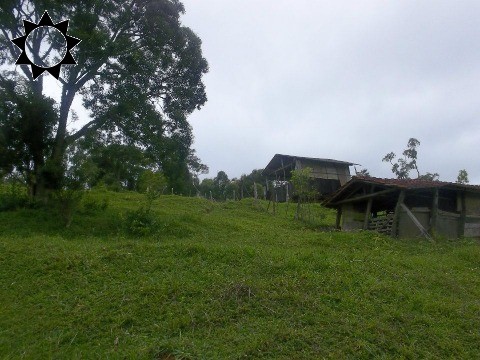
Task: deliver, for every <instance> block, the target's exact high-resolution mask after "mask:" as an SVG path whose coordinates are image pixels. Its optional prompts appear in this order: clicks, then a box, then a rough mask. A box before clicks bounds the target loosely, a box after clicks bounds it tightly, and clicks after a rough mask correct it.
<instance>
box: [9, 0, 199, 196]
mask: <svg viewBox="0 0 480 360" xmlns="http://www.w3.org/2000/svg"><path fill="white" fill-rule="evenodd" d="M45 9H48V11H49V14H50V15H51V16H52V18H53V20H54V22H56V21H61V20H64V19H69V20H70V22H69V29H68V31H69V34H71V35H72V36H75V37H78V38H79V39H81V40H82V42H80V43H79V44H78V45H77V46H76V47H75V48H74V49H73V50H72V51H73V55H74V58H75V59H76V61H77V64H76V65H75V66H62V68H61V70H62V71H61V74H60V78H61V81H60V82H58V84H59V87H60V92H61V94H62V96H61V100H60V102H59V103H54V102H53V100H51V99H48V98H45V97H44V96H43V92H44V88H43V84H44V82H43V80H42V78H40V79H39V80H38V81H33V80H32V78H31V74H30V70H29V67H28V66H19V67H18V69H17V70H18V71H17V72H8V71H1V74H0V79H1V80H2V81H1V82H0V97H1V100H2V101H0V107H1V106H3V108H2V109H0V110H2V111H0V128H2V132H3V133H2V134H1V135H0V145H4V143H6V146H0V163H1V164H0V167H3V168H5V169H6V170H7V171H9V172H12V171H17V172H22V173H25V174H26V175H27V176H30V175H31V173H32V174H34V176H35V181H33V180H29V179H26V181H27V182H28V181H29V184H32V185H31V186H32V188H33V187H34V186H35V184H38V192H43V193H45V192H48V191H47V190H49V189H59V188H62V187H63V186H64V185H65V184H64V183H63V182H62V180H63V177H64V175H65V171H66V169H65V167H67V165H70V164H71V163H70V162H68V161H67V156H66V151H67V148H69V147H70V148H71V147H75V145H77V144H78V142H79V140H81V139H85V138H87V137H89V136H90V137H95V136H97V135H101V136H103V137H105V138H107V139H108V140H109V141H107V142H105V143H104V144H102V146H103V147H105V149H104V150H105V151H104V152H103V153H102V154H103V155H104V156H103V157H102V160H104V161H106V160H109V161H111V163H110V164H108V165H109V166H107V170H108V174H104V175H105V176H104V178H105V179H104V180H105V182H106V181H111V182H112V184H111V185H112V186H116V187H118V186H119V185H121V186H123V187H127V188H129V189H130V188H134V186H133V185H132V184H131V180H132V179H131V178H129V176H130V175H131V176H133V180H135V179H136V178H135V176H136V174H135V172H134V171H133V170H132V169H131V167H130V165H131V163H129V162H125V161H122V160H125V158H124V157H123V158H121V157H120V156H119V157H118V158H116V157H111V156H108V154H107V153H108V152H109V151H113V152H118V153H122V152H124V151H126V152H127V153H128V156H130V155H132V153H133V150H132V149H136V150H137V152H139V151H140V152H142V153H145V156H146V157H147V158H148V159H150V160H152V161H153V162H154V163H155V164H156V166H157V167H160V168H161V171H162V172H163V173H164V174H165V176H166V177H167V179H168V181H169V185H170V186H171V187H174V188H175V190H176V191H177V192H178V193H181V192H185V190H187V188H188V186H190V184H191V183H192V181H191V180H192V177H194V175H192V173H191V172H195V173H198V172H202V171H205V170H206V166H204V165H203V164H201V163H200V162H199V159H198V158H197V157H196V156H195V152H194V151H193V149H191V146H192V142H193V135H192V129H191V126H190V124H189V123H188V121H187V117H188V116H189V115H190V114H191V113H192V112H193V111H194V110H195V109H199V108H200V107H201V106H202V105H203V104H204V103H205V102H206V100H207V98H206V94H205V86H204V84H203V82H202V76H203V74H205V73H206V72H207V71H208V64H207V61H206V60H205V59H204V58H203V55H202V51H201V40H200V39H199V38H198V37H197V36H196V35H195V34H194V33H193V31H192V30H190V29H189V28H188V27H186V26H183V25H182V23H181V15H182V14H183V13H184V7H183V5H182V3H181V2H180V1H177V0H155V1H136V2H135V3H130V4H128V5H125V2H124V1H119V0H104V1H96V0H95V1H86V2H82V4H81V5H79V4H78V1H71V0H66V1H61V2H59V1H48V2H44V1H40V0H26V1H23V0H11V1H10V0H9V1H6V2H4V3H2V7H1V10H0V30H1V34H2V36H0V65H3V64H4V63H5V61H6V60H7V59H16V58H18V56H19V55H20V51H19V49H17V48H16V47H15V46H13V45H12V44H11V42H10V39H13V38H16V37H18V36H19V34H23V32H24V29H23V22H22V20H24V19H26V20H28V21H31V22H34V23H38V22H39V20H40V18H41V16H42V15H43V13H44V11H45ZM32 41H33V48H42V49H43V50H44V51H45V52H46V53H48V52H49V50H50V49H52V48H54V46H55V43H53V42H51V41H50V39H49V38H48V37H40V36H37V37H34V38H33V40H32ZM37 57H38V56H37ZM36 60H37V61H40V62H42V61H43V60H42V59H40V58H39V57H38V58H37V59H36ZM19 77H20V78H21V81H19V80H18V78H19ZM12 84H22V86H23V87H24V88H25V89H23V88H22V89H20V88H19V86H14V87H12ZM77 95H79V96H81V98H82V100H83V105H84V106H85V108H86V109H87V110H88V111H89V112H90V114H91V118H90V119H88V120H89V121H88V122H86V123H85V124H84V125H83V126H81V127H79V128H78V129H76V130H73V131H70V130H72V129H68V131H67V124H68V122H69V121H70V118H73V119H74V120H75V117H76V116H74V115H75V114H74V113H73V112H72V111H71V105H72V102H73V100H74V98H75V96H77ZM37 105H38V106H37ZM57 109H58V111H57ZM37 118H38V120H35V119H37ZM31 120H32V121H31ZM33 120H35V121H33ZM6 123H8V124H9V126H3V125H4V124H6ZM10 125H13V127H11V126H10ZM25 128H27V129H25ZM5 129H7V130H5ZM5 133H6V135H5ZM53 139H55V141H52V140H53ZM113 144H114V145H113ZM23 145H26V146H23ZM30 145H32V146H30ZM22 146H23V147H22ZM111 146H117V147H119V149H116V150H114V149H112V148H111ZM4 149H7V152H8V153H9V154H13V155H15V156H13V157H7V155H5V154H4V153H3V152H4ZM18 149H20V150H22V152H20V153H18V151H16V150H18ZM17 154H18V155H17ZM84 155H88V156H85V162H82V163H81V168H80V169H75V170H72V174H69V175H73V179H75V180H78V181H80V182H87V183H88V182H95V181H96V180H98V176H102V174H101V173H102V169H103V167H102V166H98V162H95V161H94V159H91V157H92V156H94V154H84ZM123 155H125V154H123V153H122V156H123ZM7 158H8V159H11V161H8V163H7V162H5V161H4V160H5V159H7ZM26 159H27V160H30V162H27V161H26ZM134 162H135V164H138V162H139V161H138V160H135V161H134ZM47 163H50V165H51V166H49V168H48V170H49V171H48V172H45V171H43V167H44V165H46V164H47ZM79 166H80V165H79ZM122 166H125V167H126V168H128V172H129V175H128V176H125V175H124V174H122V172H123V170H124V168H123V169H122ZM25 167H27V169H24V168H25ZM30 167H31V168H30ZM142 170H144V169H142ZM155 170H159V169H158V168H156V169H155ZM92 186H93V185H92ZM35 190H37V189H35ZM34 193H35V191H34ZM41 195H44V194H41Z"/></svg>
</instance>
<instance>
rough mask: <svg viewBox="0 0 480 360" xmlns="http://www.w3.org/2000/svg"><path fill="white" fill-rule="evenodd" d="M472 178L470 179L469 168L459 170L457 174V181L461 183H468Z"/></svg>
mask: <svg viewBox="0 0 480 360" xmlns="http://www.w3.org/2000/svg"><path fill="white" fill-rule="evenodd" d="M469 182H470V180H468V172H467V170H465V169H463V170H460V171H459V172H458V176H457V183H459V184H468V183H469Z"/></svg>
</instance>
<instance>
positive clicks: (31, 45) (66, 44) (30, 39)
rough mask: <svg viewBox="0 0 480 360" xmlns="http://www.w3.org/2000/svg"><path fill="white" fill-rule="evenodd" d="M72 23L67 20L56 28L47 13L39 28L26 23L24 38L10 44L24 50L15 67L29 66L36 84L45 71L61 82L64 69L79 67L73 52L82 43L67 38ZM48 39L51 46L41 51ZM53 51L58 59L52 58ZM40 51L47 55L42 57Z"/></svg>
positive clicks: (24, 24) (28, 22)
mask: <svg viewBox="0 0 480 360" xmlns="http://www.w3.org/2000/svg"><path fill="white" fill-rule="evenodd" d="M69 21H70V20H65V21H62V22H59V23H57V24H54V23H53V21H52V19H51V18H50V15H49V14H48V12H47V11H45V12H44V14H43V15H42V18H41V19H40V21H39V22H38V24H35V23H33V22H31V21H28V20H23V28H24V29H25V35H23V36H20V37H18V38H16V39H13V40H10V41H11V42H13V43H14V44H15V45H16V46H17V47H18V48H19V49H20V50H22V53H21V54H20V56H19V57H18V59H17V61H16V62H15V65H30V67H31V70H32V77H33V80H36V79H37V78H38V77H39V76H40V75H42V74H43V73H44V72H45V71H47V72H48V73H50V74H51V75H52V76H53V77H54V78H55V79H57V80H58V79H59V77H60V69H61V67H62V65H76V64H77V62H76V61H75V59H74V58H73V56H72V54H71V53H70V50H72V49H73V48H74V47H75V46H77V45H78V44H79V43H80V42H81V41H82V40H80V39H77V38H76V37H73V36H70V35H67V30H68V22H69ZM46 38H48V41H49V43H50V46H49V47H47V48H46V49H45V46H43V48H42V46H41V44H42V40H44V39H46ZM52 50H54V51H53V53H56V56H53V54H52ZM41 51H44V53H43V54H41ZM59 58H61V60H60V61H58V59H59Z"/></svg>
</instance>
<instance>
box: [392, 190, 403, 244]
mask: <svg viewBox="0 0 480 360" xmlns="http://www.w3.org/2000/svg"><path fill="white" fill-rule="evenodd" d="M404 200H405V190H402V191H400V195H398V200H397V205H396V206H395V213H394V215H393V224H392V232H391V233H390V235H391V236H397V230H398V219H399V218H400V208H401V205H402V204H403V201H404Z"/></svg>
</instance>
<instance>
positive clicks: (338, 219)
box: [335, 206, 342, 230]
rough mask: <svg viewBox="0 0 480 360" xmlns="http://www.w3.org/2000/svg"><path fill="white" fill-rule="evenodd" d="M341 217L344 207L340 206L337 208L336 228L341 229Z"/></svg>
mask: <svg viewBox="0 0 480 360" xmlns="http://www.w3.org/2000/svg"><path fill="white" fill-rule="evenodd" d="M341 219H342V207H341V206H339V207H338V208H337V218H336V220H335V228H336V229H337V230H340V221H341Z"/></svg>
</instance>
